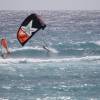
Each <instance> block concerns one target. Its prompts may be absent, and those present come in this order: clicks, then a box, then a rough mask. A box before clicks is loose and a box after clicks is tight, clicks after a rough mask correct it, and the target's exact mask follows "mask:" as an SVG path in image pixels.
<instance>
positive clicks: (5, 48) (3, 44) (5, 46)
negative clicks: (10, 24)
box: [0, 38, 10, 57]
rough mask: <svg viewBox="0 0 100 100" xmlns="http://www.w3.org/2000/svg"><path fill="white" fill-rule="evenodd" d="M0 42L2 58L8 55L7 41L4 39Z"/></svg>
mask: <svg viewBox="0 0 100 100" xmlns="http://www.w3.org/2000/svg"><path fill="white" fill-rule="evenodd" d="M0 42H1V46H2V56H3V57H4V55H5V54H6V56H7V54H9V53H10V52H9V50H8V41H7V39H6V38H2V39H1V41H0Z"/></svg>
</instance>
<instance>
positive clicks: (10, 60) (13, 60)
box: [0, 56, 100, 64]
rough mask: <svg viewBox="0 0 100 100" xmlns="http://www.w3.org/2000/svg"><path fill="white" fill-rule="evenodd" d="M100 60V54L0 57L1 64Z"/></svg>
mask: <svg viewBox="0 0 100 100" xmlns="http://www.w3.org/2000/svg"><path fill="white" fill-rule="evenodd" d="M96 60H100V56H86V57H72V58H60V59H59V58H50V59H49V58H48V59H38V58H36V59H35V58H7V59H2V58H0V64H20V63H51V62H67V61H96Z"/></svg>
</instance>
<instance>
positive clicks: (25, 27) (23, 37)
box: [17, 14, 46, 46]
mask: <svg viewBox="0 0 100 100" xmlns="http://www.w3.org/2000/svg"><path fill="white" fill-rule="evenodd" d="M45 27H46V24H45V23H44V22H43V21H42V19H41V18H40V17H39V16H38V15H37V14H31V15H29V16H28V17H27V18H26V19H25V20H24V21H23V22H22V24H21V25H20V27H19V29H18V32H17V39H18V41H19V42H20V44H21V45H22V46H24V45H25V43H27V42H28V40H29V39H30V38H31V37H32V36H33V35H34V34H35V33H36V32H38V31H39V30H40V29H43V30H44V29H45Z"/></svg>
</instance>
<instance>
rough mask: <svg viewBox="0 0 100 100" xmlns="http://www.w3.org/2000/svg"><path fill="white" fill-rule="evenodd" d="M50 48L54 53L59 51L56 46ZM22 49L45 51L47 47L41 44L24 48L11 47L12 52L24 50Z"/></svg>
mask: <svg viewBox="0 0 100 100" xmlns="http://www.w3.org/2000/svg"><path fill="white" fill-rule="evenodd" d="M48 49H49V50H50V51H51V52H53V53H58V51H57V50H56V49H55V48H52V47H48ZM22 50H38V51H44V50H45V49H43V48H42V47H39V46H35V47H28V46H27V47H22V48H13V49H12V48H10V51H11V52H16V51H22Z"/></svg>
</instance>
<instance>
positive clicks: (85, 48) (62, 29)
mask: <svg viewBox="0 0 100 100" xmlns="http://www.w3.org/2000/svg"><path fill="white" fill-rule="evenodd" d="M31 13H37V14H39V15H40V16H41V18H42V19H43V20H44V22H45V23H46V24H47V27H46V29H45V30H40V31H39V32H37V33H36V34H35V35H34V36H33V37H32V38H31V39H30V40H29V41H28V42H27V44H26V45H25V46H24V47H22V46H21V45H20V43H19V42H18V40H17V36H16V33H17V30H18V28H19V26H20V24H21V23H22V22H23V20H24V19H25V18H26V17H27V16H28V15H30V14H31ZM2 35H4V36H6V38H7V40H8V45H9V50H10V52H11V54H10V55H9V56H8V57H7V58H6V59H3V58H2V57H0V100H100V11H95V10H94V11H80V10H78V11H77V10H76V11H70V10H66V11H63V10H62V11H47V10H44V11H39V10H37V11H13V10H12V11H5V10H1V11H0V39H1V38H2ZM43 45H47V46H48V48H49V50H50V52H47V51H46V50H44V49H43V47H42V46H43ZM0 54H1V49H0Z"/></svg>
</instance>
